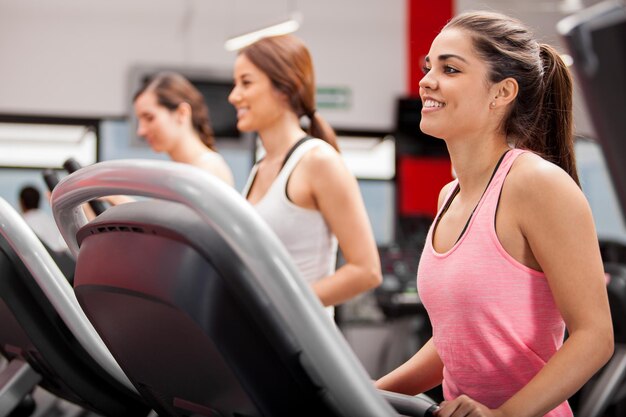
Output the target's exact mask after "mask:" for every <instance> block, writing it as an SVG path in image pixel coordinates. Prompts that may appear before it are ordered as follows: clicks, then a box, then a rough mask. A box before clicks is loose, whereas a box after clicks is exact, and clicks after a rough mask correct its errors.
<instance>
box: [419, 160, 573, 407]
mask: <svg viewBox="0 0 626 417" xmlns="http://www.w3.org/2000/svg"><path fill="white" fill-rule="evenodd" d="M523 152H524V151H522V150H518V149H513V150H511V151H509V152H508V153H507V154H506V155H505V156H504V158H503V160H502V162H501V163H500V166H499V167H498V169H497V170H496V172H495V173H494V176H493V178H492V179H491V182H490V184H489V186H488V187H487V189H486V190H485V193H484V194H483V196H482V198H481V200H480V201H479V203H478V205H477V206H476V210H475V212H474V214H473V215H472V218H471V219H470V222H469V224H468V226H467V228H466V230H465V232H464V233H463V234H462V236H461V237H460V238H459V240H458V241H457V242H456V244H455V245H454V246H453V247H452V248H451V249H450V250H449V251H447V252H445V253H437V252H436V251H435V250H434V249H433V246H432V238H433V227H434V225H435V224H436V222H437V219H438V218H439V216H441V215H442V210H440V212H439V213H438V214H437V218H436V219H435V222H433V226H431V228H430V231H429V233H428V237H427V239H426V245H425V247H424V251H423V253H422V256H421V259H420V263H419V268H418V273H417V285H418V291H419V295H420V298H421V299H422V301H423V303H424V306H425V307H426V309H427V311H428V315H429V317H430V320H431V323H432V327H433V342H434V344H435V347H436V348H437V352H438V353H439V356H440V357H441V360H442V361H443V364H444V369H443V391H444V397H445V398H446V399H453V398H456V397H458V396H459V395H461V394H465V395H467V396H469V397H471V398H473V399H475V400H476V401H479V402H480V403H482V404H484V405H485V406H487V407H489V408H498V407H499V406H500V405H502V404H503V403H504V402H505V401H506V400H507V399H509V398H510V397H512V396H513V395H514V394H515V393H516V392H517V391H519V390H520V389H521V388H523V387H524V385H526V384H527V383H528V381H530V379H531V378H532V377H533V376H534V375H535V374H537V372H539V371H540V370H541V368H543V366H544V365H545V364H546V362H547V361H548V360H549V359H550V358H551V357H552V355H554V353H555V352H556V351H557V349H559V348H560V347H561V345H562V344H563V335H564V331H565V324H564V322H563V319H562V317H561V315H560V313H559V310H558V309H557V307H556V305H555V302H554V299H553V297H552V293H551V291H550V288H549V287H548V282H547V280H546V277H545V275H544V274H543V273H542V272H538V271H536V270H533V269H531V268H528V267H526V266H524V265H522V264H521V263H520V262H518V261H516V260H515V259H513V258H512V257H511V256H510V255H509V254H508V253H507V252H506V251H505V250H504V248H503V247H502V245H501V244H500V242H499V240H498V237H497V235H496V231H495V215H496V208H497V205H498V200H499V198H500V192H501V190H502V185H503V183H504V180H505V178H506V175H507V174H508V172H509V169H510V168H511V165H512V164H513V162H514V161H515V159H516V158H517V157H518V156H519V155H520V154H521V153H523ZM454 188H456V184H455V186H454V187H453V190H454ZM453 195H454V194H453V191H451V192H450V194H449V195H448V196H447V197H446V201H447V200H449V199H450V198H451V197H452V196H453ZM445 206H446V204H443V205H442V208H443V207H445ZM546 416H549V417H565V416H568V417H570V416H572V411H571V409H570V407H569V405H568V403H567V402H564V403H562V404H560V405H559V406H558V407H557V408H555V409H554V410H552V411H551V412H550V413H548V414H546Z"/></svg>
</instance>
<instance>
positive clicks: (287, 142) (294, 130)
mask: <svg viewBox="0 0 626 417" xmlns="http://www.w3.org/2000/svg"><path fill="white" fill-rule="evenodd" d="M258 134H259V137H260V138H261V142H263V148H264V149H265V159H266V161H273V160H275V159H280V160H282V158H283V157H284V156H285V155H286V154H287V152H289V149H291V147H292V146H293V145H294V144H295V143H296V142H297V141H298V140H300V139H302V138H303V137H304V136H306V132H305V131H304V130H302V128H301V127H300V123H299V120H298V119H297V117H295V115H294V117H291V118H288V119H285V120H281V121H278V122H277V123H274V124H272V125H271V126H268V127H266V128H265V129H263V130H260V131H259V132H258Z"/></svg>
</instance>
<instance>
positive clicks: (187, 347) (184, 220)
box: [52, 160, 437, 417]
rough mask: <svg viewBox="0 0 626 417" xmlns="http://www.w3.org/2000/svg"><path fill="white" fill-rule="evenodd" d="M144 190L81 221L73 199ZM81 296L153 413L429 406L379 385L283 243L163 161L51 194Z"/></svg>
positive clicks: (73, 180) (124, 163)
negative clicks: (130, 200) (73, 260)
mask: <svg viewBox="0 0 626 417" xmlns="http://www.w3.org/2000/svg"><path fill="white" fill-rule="evenodd" d="M113 194H125V195H135V196H140V197H148V198H147V199H140V200H139V201H136V202H133V203H127V204H122V205H118V206H114V207H111V208H109V209H107V210H106V211H105V212H104V213H102V214H101V215H99V216H98V217H97V218H96V219H94V220H92V221H91V222H89V223H86V219H85V218H84V216H83V215H82V212H81V211H80V205H81V204H82V203H83V202H85V201H87V200H90V199H92V198H97V197H102V196H106V195H113ZM52 207H53V211H54V215H55V218H56V221H57V224H58V225H59V226H60V229H61V232H62V234H63V236H64V238H65V240H66V241H67V243H68V246H69V247H70V250H71V251H72V252H73V253H74V254H75V257H76V262H77V267H76V272H75V277H74V289H75V292H76V296H77V299H78V301H79V303H80V305H81V306H82V308H83V310H84V311H85V313H86V315H87V317H88V318H89V320H90V321H91V322H92V323H93V326H94V328H95V329H96V331H97V332H98V333H99V334H100V336H101V337H102V339H103V341H104V343H105V344H106V345H107V347H108V348H109V350H110V351H111V353H112V355H113V356H114V357H115V359H116V361H117V362H118V363H119V365H120V366H121V368H122V369H123V370H124V373H125V374H126V375H127V376H128V378H129V379H130V380H131V382H132V383H133V385H134V386H135V388H136V389H137V391H139V393H140V394H141V395H142V396H143V398H144V399H145V400H146V402H147V403H148V404H149V405H150V406H151V407H152V408H153V409H154V410H155V411H156V412H157V413H158V414H159V416H161V417H164V416H175V417H182V416H223V417H260V416H296V415H297V416H330V417H332V416H337V417H339V416H344V417H348V416H359V417H367V416H371V417H381V416H397V415H406V416H426V415H432V412H433V411H434V410H435V409H436V407H437V406H436V404H434V403H432V402H431V401H428V400H426V399H423V398H421V397H411V396H406V395H401V394H395V393H390V392H384V391H379V390H377V389H376V388H375V386H374V384H373V381H372V380H371V379H370V378H369V376H368V375H367V373H366V372H365V369H364V368H363V366H362V365H361V363H360V362H359V360H358V359H357V358H356V356H355V355H354V354H353V352H352V351H351V349H350V347H349V346H348V344H347V342H346V341H345V339H344V338H343V336H342V335H341V333H340V331H339V330H338V329H337V327H336V326H335V324H334V323H333V322H332V320H331V319H330V317H329V316H328V314H327V313H326V312H325V310H324V308H323V306H322V304H321V303H320V301H319V299H318V298H317V297H316V296H315V295H314V294H313V292H312V291H311V290H310V288H309V287H308V285H307V284H306V283H305V282H304V281H303V280H302V279H300V278H299V276H298V271H297V269H296V267H295V265H294V263H293V261H292V260H291V258H290V257H289V255H288V253H287V251H286V249H285V248H284V247H283V245H282V243H281V242H280V241H279V240H278V238H277V237H276V236H275V235H274V233H273V232H272V230H271V229H270V228H269V227H268V226H267V225H266V224H265V223H264V222H263V220H262V219H261V218H260V217H259V215H258V214H257V213H256V211H255V210H254V209H253V208H252V206H251V205H250V204H249V203H248V202H247V201H246V200H245V199H244V198H243V197H242V196H241V195H239V194H238V193H237V192H236V191H235V190H233V189H232V188H231V187H228V186H227V185H225V184H223V183H222V182H221V181H220V180H219V179H216V178H215V177H214V176H211V175H210V174H208V173H206V172H204V171H202V170H200V169H198V168H195V167H192V166H188V165H183V164H179V163H175V162H170V161H148V160H120V161H107V162H100V163H97V164H94V165H91V166H89V167H86V168H83V169H81V170H80V171H77V172H76V173H74V174H72V175H69V176H68V177H66V178H64V179H63V180H62V181H61V182H60V183H59V185H58V186H57V187H56V188H55V190H54V192H53V193H52Z"/></svg>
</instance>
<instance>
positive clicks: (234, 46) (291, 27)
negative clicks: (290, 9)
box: [224, 13, 302, 51]
mask: <svg viewBox="0 0 626 417" xmlns="http://www.w3.org/2000/svg"><path fill="white" fill-rule="evenodd" d="M301 22H302V15H301V14H300V13H293V14H292V15H291V18H290V19H289V20H285V21H284V22H281V23H277V24H275V25H272V26H267V27H265V28H263V29H259V30H255V31H253V32H248V33H245V34H243V35H239V36H235V37H233V38H230V39H228V40H227V41H226V42H225V43H224V48H225V49H226V50H227V51H236V50H239V49H241V48H243V47H245V46H248V45H250V44H251V43H254V42H256V41H258V40H259V39H261V38H266V37H268V36H278V35H286V34H288V33H293V32H295V31H296V30H298V28H299V27H300V23H301Z"/></svg>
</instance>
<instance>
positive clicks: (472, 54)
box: [428, 28, 478, 62]
mask: <svg viewBox="0 0 626 417" xmlns="http://www.w3.org/2000/svg"><path fill="white" fill-rule="evenodd" d="M441 55H457V56H460V57H462V58H463V59H465V60H466V61H468V62H472V61H477V60H478V55H477V54H476V51H475V50H474V45H473V41H472V36H471V33H470V32H468V31H465V30H462V29H457V28H450V29H445V30H443V31H442V32H441V33H439V35H437V37H436V38H435V39H434V40H433V43H432V44H431V46H430V51H429V53H428V57H429V58H430V61H431V62H432V61H434V60H436V59H437V58H438V57H439V56H441Z"/></svg>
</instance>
